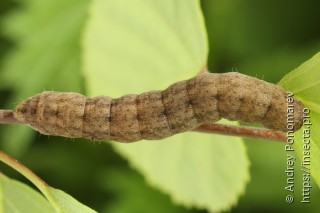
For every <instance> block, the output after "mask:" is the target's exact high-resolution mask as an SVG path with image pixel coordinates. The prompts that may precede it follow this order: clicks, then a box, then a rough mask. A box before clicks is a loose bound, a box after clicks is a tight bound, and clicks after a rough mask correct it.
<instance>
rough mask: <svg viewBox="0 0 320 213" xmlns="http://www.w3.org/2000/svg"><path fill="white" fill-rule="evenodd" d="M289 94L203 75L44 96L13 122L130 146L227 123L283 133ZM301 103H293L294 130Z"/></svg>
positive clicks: (229, 76) (231, 77) (236, 78)
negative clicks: (112, 91) (145, 86)
mask: <svg viewBox="0 0 320 213" xmlns="http://www.w3.org/2000/svg"><path fill="white" fill-rule="evenodd" d="M286 98H287V92H286V91H285V90H284V89H283V88H281V87H279V86H277V85H275V84H271V83H268V82H265V81H262V80H259V79H257V78H253V77H249V76H246V75H243V74H240V73H236V72H231V73H224V74H213V73H205V74H200V75H197V76H195V77H193V78H191V79H189V80H185V81H180V82H177V83H174V84H172V85H171V86H169V87H168V88H167V89H165V90H163V91H150V92H145V93H142V94H139V95H124V96H122V97H120V98H116V99H112V98H110V97H107V96H98V97H94V98H87V97H85V96H83V95H81V94H77V93H70V92H68V93H64V92H43V93H40V94H38V95H35V96H33V97H31V98H29V99H27V100H25V101H23V102H21V103H20V104H18V106H17V107H16V109H15V111H14V117H15V118H16V119H17V120H19V121H20V122H23V123H27V124H29V125H30V126H31V127H32V128H34V129H35V130H38V131H39V132H40V133H42V134H45V135H58V136H65V137H72V138H76V137H83V138H88V139H91V140H115V141H120V142H134V141H138V140H142V139H147V140H158V139H163V138H166V137H169V136H171V135H174V134H177V133H181V132H185V131H188V130H193V129H195V128H196V127H198V126H199V125H201V124H203V123H212V122H216V121H218V120H220V119H221V118H226V119H228V120H240V121H243V122H249V123H262V124H263V125H264V126H265V127H267V128H270V129H275V130H281V131H286V130H287V102H286ZM303 108H304V106H303V104H302V103H301V102H300V101H298V100H295V101H294V110H295V111H294V129H295V130H298V129H299V128H300V127H301V125H302V116H303Z"/></svg>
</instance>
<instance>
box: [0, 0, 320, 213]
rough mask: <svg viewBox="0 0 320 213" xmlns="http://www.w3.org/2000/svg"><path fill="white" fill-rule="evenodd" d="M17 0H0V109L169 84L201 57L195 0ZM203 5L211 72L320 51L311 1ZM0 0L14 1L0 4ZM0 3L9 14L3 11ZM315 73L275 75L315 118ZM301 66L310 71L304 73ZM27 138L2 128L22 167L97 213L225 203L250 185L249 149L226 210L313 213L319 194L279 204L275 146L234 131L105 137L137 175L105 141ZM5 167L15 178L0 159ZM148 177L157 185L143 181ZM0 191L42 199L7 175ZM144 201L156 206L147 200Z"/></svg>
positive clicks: (277, 65)
mask: <svg viewBox="0 0 320 213" xmlns="http://www.w3.org/2000/svg"><path fill="white" fill-rule="evenodd" d="M10 2H11V3H10ZM15 2H16V3H15V4H14V5H13V4H12V1H11V0H3V1H2V2H1V3H0V7H1V17H0V23H1V30H0V34H1V35H0V44H1V45H0V52H1V54H2V55H3V54H4V53H6V55H5V57H1V58H0V66H1V67H0V98H1V102H0V106H1V108H4V107H6V108H13V107H14V105H15V103H17V102H19V101H20V100H22V99H24V98H26V97H29V96H31V95H34V94H35V93H39V92H42V91H43V90H61V91H76V92H85V89H87V93H88V94H90V95H110V96H113V97H117V96H119V95H123V94H126V93H138V92H143V91H146V90H149V89H162V88H165V87H166V86H167V85H168V84H169V83H171V82H173V81H175V80H181V79H185V78H188V77H190V76H191V75H194V74H195V73H196V72H197V71H199V70H200V69H201V68H202V67H203V66H204V65H205V62H206V59H207V51H208V44H207V38H206V33H205V30H204V26H203V20H202V15H201V12H200V10H199V7H198V1H196V0H189V1H185V0H184V1H183V0H178V1H169V0H165V1H155V0H149V1H147V0H135V1H132V2H131V1H130V3H128V1H126V2H124V1H123V0H122V1H111V0H106V1H102V0H94V1H86V0H82V1H75V0H67V1H62V0H56V1H53V0H47V1H37V0H30V1H15ZM186 2H187V3H186ZM201 3H202V9H203V12H204V17H205V22H206V27H207V30H208V38H209V49H210V52H209V56H208V65H209V70H211V71H215V72H216V71H220V72H225V71H231V70H232V69H236V70H238V71H240V72H242V73H246V74H249V75H251V76H257V77H259V78H263V79H265V80H267V81H271V82H276V81H278V80H279V79H281V78H282V76H284V75H285V74H286V73H288V72H289V71H290V70H292V68H293V67H296V66H298V65H299V64H301V63H302V62H303V61H306V60H307V59H308V58H310V57H311V56H312V55H314V54H315V53H316V52H319V49H320V39H319V35H320V31H319V28H316V27H314V26H317V24H318V21H317V20H318V19H317V17H318V11H317V8H319V6H320V2H319V1H316V0H313V1H310V2H308V4H306V3H305V2H302V1H295V2H292V1H282V2H279V1H275V0H271V1H266V2H257V1H254V0H239V1H229V0H227V1H225V0H218V1H209V0H208V1H202V2H201ZM3 5H5V6H7V5H12V6H11V7H3V8H5V9H3V8H2V6H3ZM13 6H15V7H14V8H13V9H12V7H13ZM2 10H3V11H5V10H6V14H4V13H2ZM88 11H89V16H88V15H87V12H88ZM104 11H107V12H105V13H104ZM270 11H272V15H270V13H271V12H270ZM3 14H4V15H3ZM83 26H86V28H83ZM4 37H5V38H6V40H4V39H3V38H4ZM9 44H14V46H12V45H9ZM315 59H316V58H314V59H313V60H311V61H314V60H315ZM308 63H310V62H308ZM308 63H307V64H308ZM303 70H304V71H303ZM316 70H317V69H316V67H313V68H312V67H309V66H308V67H306V66H305V65H302V67H300V68H298V69H297V70H296V71H294V72H292V73H290V74H289V75H288V76H287V77H285V78H284V79H283V80H282V81H281V82H280V84H281V85H283V86H284V87H286V88H287V89H288V90H291V91H292V92H297V94H296V97H298V98H300V99H301V100H303V101H304V102H306V106H308V107H310V108H311V109H312V110H313V112H312V113H313V114H315V116H314V118H315V119H317V118H318V115H317V108H318V106H317V104H318V102H317V100H314V99H312V98H316V97H317V95H315V93H316V92H317V82H316V80H317V79H319V76H318V74H317V72H316ZM81 71H84V72H83V74H82V72H81ZM137 71H138V72H139V74H136V72H137ZM301 72H307V73H308V74H305V73H304V74H303V75H301V74H300V73H301ZM83 75H84V81H83ZM298 75H299V76H298ZM131 82H132V83H131ZM304 82H314V84H312V86H311V87H309V88H307V89H306V88H304V86H306V85H310V84H305V83H304ZM311 89H312V90H311ZM310 103H312V104H310ZM313 123H314V126H313V127H312V128H313V129H314V130H313V132H314V133H313V134H314V138H313V144H315V145H313V147H315V149H316V148H317V147H318V142H317V139H316V138H319V137H317V133H316V130H315V129H317V125H316V122H313ZM297 134H301V132H298V133H297ZM34 135H35V134H34V132H33V131H32V130H31V129H30V128H28V127H24V126H17V125H12V126H1V128H0V146H1V149H4V150H6V151H7V152H8V153H11V154H13V155H14V156H16V157H17V158H19V160H21V161H22V162H24V163H26V165H28V166H29V167H30V168H31V169H32V170H34V171H36V173H38V174H39V175H40V176H41V177H42V178H43V179H44V180H46V181H47V182H48V183H50V185H53V186H57V187H58V188H61V189H63V190H65V191H68V192H69V193H70V194H72V195H73V196H74V197H76V198H77V199H79V200H81V201H82V202H84V203H86V204H87V205H88V206H90V207H92V208H94V209H97V210H99V212H110V211H112V212H117V211H118V212H134V211H137V212H150V211H154V210H155V209H162V210H163V212H199V211H198V210H195V209H186V208H184V207H182V206H180V205H177V204H173V203H172V202H171V200H172V198H174V201H179V203H180V204H181V203H182V204H184V205H187V206H200V207H202V208H207V209H211V210H221V209H228V208H231V205H232V204H235V203H236V202H237V200H238V199H239V195H240V194H241V192H243V191H244V187H246V185H245V184H246V181H247V180H248V174H247V173H248V171H247V168H248V160H247V156H246V150H247V152H248V156H249V158H250V160H251V171H250V173H251V176H252V177H251V181H250V183H249V184H248V186H247V188H246V192H245V194H244V195H243V196H242V197H240V200H239V202H238V205H237V206H236V207H233V208H232V209H231V210H230V211H231V212H254V211H259V212H260V211H268V210H269V211H270V212H271V211H272V212H274V211H279V212H286V211H290V212H301V211H302V210H303V211H307V212H317V211H318V208H316V203H315V201H316V200H317V199H319V198H320V193H319V190H318V189H317V188H316V187H313V189H312V194H311V198H312V201H311V202H312V203H311V204H310V205H308V207H306V206H303V205H301V204H294V205H286V203H285V201H284V197H285V195H284V189H283V187H284V186H285V184H284V183H285V181H286V180H285V175H284V174H283V172H284V170H285V160H284V159H285V152H284V151H283V149H284V148H283V146H284V145H282V144H276V143H264V142H261V143H258V142H257V141H253V140H245V141H246V148H245V147H244V145H243V143H242V142H241V140H242V139H239V138H231V137H222V136H213V135H203V134H191V133H190V136H189V134H182V135H177V136H176V137H173V138H170V139H168V141H161V142H160V141H159V142H150V143H149V142H148V143H147V142H142V143H141V144H140V143H137V144H134V145H129V147H128V146H125V148H123V146H124V145H114V144H112V146H114V147H115V148H116V150H117V153H120V154H121V155H122V156H124V157H125V158H126V159H128V160H129V164H130V165H133V166H134V167H135V168H137V169H138V170H139V171H141V172H142V174H143V176H144V177H143V178H142V177H140V176H139V175H138V174H137V173H136V171H132V170H130V168H129V167H128V164H127V162H126V161H124V160H123V159H122V158H121V157H119V155H118V154H117V153H116V152H114V151H113V149H112V148H111V146H110V145H109V144H107V143H99V144H95V145H92V144H91V143H89V142H88V141H85V140H80V139H79V140H78V139H75V140H74V142H72V143H70V142H69V141H70V140H68V139H67V140H66V139H64V138H58V137H50V138H48V137H45V136H39V135H37V137H34ZM185 138H186V139H185ZM181 140H184V141H183V142H181ZM210 140H211V141H210ZM169 141H170V142H169ZM202 142H203V143H202ZM169 144H172V145H169ZM141 147H143V149H142V148H141ZM300 148H301V146H300V144H299V142H298V143H296V144H295V149H296V150H298V152H297V154H298V156H300V157H301V154H300V153H301V152H300V151H299V149H300ZM315 149H314V150H315ZM143 150H145V152H143ZM312 155H313V156H312V159H313V162H316V161H318V156H317V155H316V152H314V153H313V154H312ZM141 158H143V161H142V160H141ZM297 164H299V162H297ZM312 166H314V168H313V169H312V171H313V176H314V178H315V180H316V181H317V183H318V184H319V173H317V171H320V170H319V169H318V168H316V167H315V166H316V164H315V163H313V164H312ZM176 168H179V169H180V170H181V171H180V172H179V171H178V169H176ZM232 168H235V169H236V170H234V169H232ZM1 171H2V172H4V173H5V174H6V175H8V176H10V177H13V178H16V179H20V178H19V177H18V176H17V175H16V174H14V173H12V172H11V171H10V170H8V169H6V168H5V167H3V166H1ZM217 171H218V172H217ZM296 173H297V174H296V181H295V183H296V185H295V187H296V188H295V193H297V194H298V195H299V194H300V189H301V185H299V183H300V182H301V181H300V180H301V176H302V174H301V172H300V173H299V171H297V172H296ZM182 174H184V175H183V176H182V177H179V175H182ZM270 174H272V177H271V176H270ZM189 175H192V176H190V177H191V178H190V180H192V181H190V182H188V185H190V188H183V187H185V185H186V183H187V181H188V179H187V178H186V177H189ZM170 177H171V178H170ZM223 178H226V179H225V180H226V181H225V182H223ZM230 178H231V180H230ZM144 179H145V180H146V182H145V181H144ZM271 179H272V181H271ZM273 180H276V181H273ZM150 183H151V184H152V186H156V187H155V188H153V187H150V186H149V184H150ZM300 184H301V183H300ZM15 185H17V186H15ZM1 186H2V188H1V189H2V192H3V189H4V187H3V186H6V187H7V186H8V187H10V188H5V189H6V192H5V197H8V198H10V196H9V195H8V196H7V192H9V194H10V193H11V194H12V193H13V192H14V191H13V190H14V187H20V186H21V187H20V188H21V190H20V189H19V192H21V193H23V192H24V191H25V190H27V191H28V192H27V193H30V196H32V197H35V198H34V199H35V200H37V199H39V201H38V200H37V201H38V203H39V204H40V203H41V205H43V206H47V205H48V203H46V201H45V200H44V199H43V198H42V197H41V196H40V195H39V194H38V193H36V192H34V191H31V189H30V188H28V187H27V186H25V185H22V184H21V183H18V182H16V181H14V180H11V179H8V178H5V177H4V176H2V177H1ZM179 186H183V187H181V188H180V189H189V190H190V191H189V192H187V193H179V190H177V189H175V188H177V187H179ZM217 186H221V187H222V190H221V191H223V190H225V194H221V196H220V197H217V196H218V194H217V193H214V192H213V191H214V190H212V189H215V188H214V187H217ZM204 187H207V188H205V189H204ZM210 187H212V188H211V189H210ZM8 189H9V191H8ZM158 189H160V190H161V191H163V192H165V193H161V192H159V191H158ZM231 189H233V190H231ZM203 191H205V192H208V193H210V194H209V195H207V194H205V193H203ZM190 192H191V193H190ZM0 194H1V193H0ZM16 194H17V193H15V195H16ZM190 194H192V195H194V197H192V196H190ZM3 195H4V194H3V193H2V198H4V196H3ZM88 195H89V196H88ZM168 195H170V197H169V196H168ZM298 195H297V196H298ZM201 196H203V197H201ZM12 197H13V198H17V196H12ZM143 197H146V198H150V199H151V198H152V199H155V200H157V201H158V202H148V201H146V202H144V203H143V200H144V199H143ZM210 198H211V199H212V200H210ZM219 198H221V199H220V200H219ZM32 199H33V198H32ZM197 199H201V201H198V200H197ZM297 201H298V199H297ZM13 202H14V201H13ZM135 202H138V203H139V202H141V204H140V205H138V204H137V203H135ZM199 202H203V203H199ZM211 202H212V203H211ZM214 202H217V203H214ZM213 205H215V206H213ZM30 208H32V207H31V206H30ZM35 208H36V206H35ZM46 208H47V207H43V209H45V210H46ZM49 208H50V207H48V211H47V212H49V211H50V210H49ZM131 210H132V211H131ZM35 211H36V210H35Z"/></svg>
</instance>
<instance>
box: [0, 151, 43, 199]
mask: <svg viewBox="0 0 320 213" xmlns="http://www.w3.org/2000/svg"><path fill="white" fill-rule="evenodd" d="M0 161H2V162H3V163H5V164H7V165H8V166H10V167H11V168H13V169H14V170H16V171H17V172H19V173H20V174H22V175H23V176H24V177H26V178H27V179H28V180H29V181H31V182H32V183H33V184H34V185H35V186H36V187H37V188H38V189H39V190H40V191H41V192H42V193H43V194H45V193H46V187H47V186H48V185H47V184H46V183H45V182H44V181H43V180H42V179H41V178H40V177H38V176H37V175H36V174H35V173H33V172H32V171H31V170H30V169H29V168H27V167H26V166H25V165H23V164H22V163H20V162H19V161H18V160H16V159H14V158H13V157H11V156H9V155H8V154H6V153H4V152H3V151H1V150H0Z"/></svg>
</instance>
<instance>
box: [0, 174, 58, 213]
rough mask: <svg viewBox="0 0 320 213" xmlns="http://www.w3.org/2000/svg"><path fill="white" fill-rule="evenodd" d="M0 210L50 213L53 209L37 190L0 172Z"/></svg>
mask: <svg viewBox="0 0 320 213" xmlns="http://www.w3.org/2000/svg"><path fill="white" fill-rule="evenodd" d="M0 212H24V213H34V212H38V213H41V212H43V213H50V212H55V211H54V209H53V208H52V206H51V205H50V203H49V202H48V201H47V200H46V199H45V198H44V197H43V196H42V195H41V194H40V193H39V192H37V191H35V190H34V189H32V188H31V187H29V186H28V185H25V184H23V183H21V182H18V181H16V180H12V179H10V178H8V177H6V176H4V175H3V174H1V175H0Z"/></svg>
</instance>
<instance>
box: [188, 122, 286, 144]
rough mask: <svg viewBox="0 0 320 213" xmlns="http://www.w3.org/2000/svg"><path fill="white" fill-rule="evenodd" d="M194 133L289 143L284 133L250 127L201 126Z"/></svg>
mask: <svg viewBox="0 0 320 213" xmlns="http://www.w3.org/2000/svg"><path fill="white" fill-rule="evenodd" d="M193 131H196V132H204V133H211V134H222V135H231V136H238V137H247V138H259V139H268V140H276V141H281V142H286V141H287V135H286V133H284V132H281V131H277V130H272V129H265V128H256V127H249V126H235V125H224V124H202V125H201V126H199V127H198V128H196V129H194V130H193Z"/></svg>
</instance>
